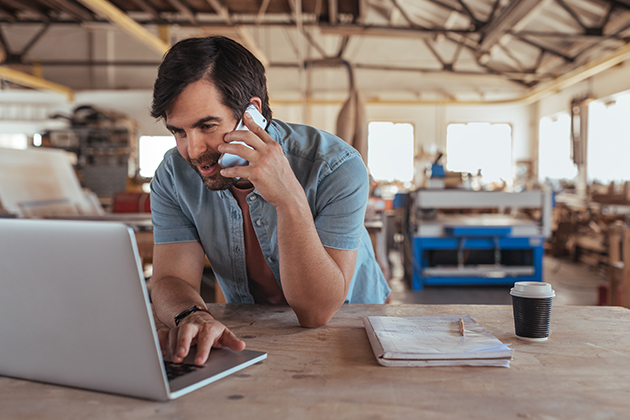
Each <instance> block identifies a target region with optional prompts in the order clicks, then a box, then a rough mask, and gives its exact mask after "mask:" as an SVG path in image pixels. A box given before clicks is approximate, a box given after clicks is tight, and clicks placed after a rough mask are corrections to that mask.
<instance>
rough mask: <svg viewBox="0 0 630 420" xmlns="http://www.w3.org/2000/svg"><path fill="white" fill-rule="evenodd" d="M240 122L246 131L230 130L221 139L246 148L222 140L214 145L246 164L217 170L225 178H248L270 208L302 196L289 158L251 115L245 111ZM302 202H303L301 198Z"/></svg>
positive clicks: (291, 202)
mask: <svg viewBox="0 0 630 420" xmlns="http://www.w3.org/2000/svg"><path fill="white" fill-rule="evenodd" d="M243 122H244V123H245V125H246V126H247V128H249V130H250V131H232V132H230V133H228V134H226V135H225V140H227V141H229V142H232V141H241V142H243V143H245V144H247V145H248V146H250V147H251V149H250V148H249V147H246V146H243V145H239V144H230V143H225V144H222V145H220V146H219V147H218V150H219V151H220V152H221V153H231V154H235V155H238V156H240V157H242V158H244V159H246V160H248V161H249V165H247V166H238V167H233V168H226V169H222V170H221V175H223V176H224V177H226V178H236V177H240V178H243V179H247V180H249V182H251V183H252V184H253V185H254V187H256V189H257V190H258V192H259V193H260V195H262V197H263V198H264V199H265V200H266V201H267V202H269V203H270V204H272V205H273V206H274V207H276V208H278V206H280V205H283V204H289V203H287V201H289V202H290V204H291V205H295V203H293V201H294V199H295V197H303V196H304V190H303V189H302V186H301V185H300V183H299V182H298V180H297V179H296V178H295V174H294V173H293V170H292V169H291V166H290V165H289V161H288V160H287V158H286V156H285V155H284V153H283V151H282V146H280V144H278V143H277V142H276V141H275V140H274V139H273V138H272V137H271V136H270V135H269V133H267V132H266V131H265V130H264V129H263V128H262V127H259V126H258V125H257V124H256V123H255V122H254V120H253V119H252V117H251V116H250V115H249V114H248V113H245V114H244V115H243ZM303 201H304V202H306V199H305V197H303Z"/></svg>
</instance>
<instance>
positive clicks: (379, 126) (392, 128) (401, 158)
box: [367, 122, 414, 183]
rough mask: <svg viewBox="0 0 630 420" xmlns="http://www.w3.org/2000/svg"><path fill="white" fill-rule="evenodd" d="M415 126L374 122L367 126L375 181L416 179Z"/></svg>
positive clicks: (370, 159) (372, 173) (369, 166)
mask: <svg viewBox="0 0 630 420" xmlns="http://www.w3.org/2000/svg"><path fill="white" fill-rule="evenodd" d="M413 143H414V141H413V125H411V124H407V123H401V124H395V123H392V122H371V123H370V124H369V126H368V159H367V162H368V168H370V174H371V175H372V177H373V178H374V180H376V181H387V182H393V181H400V182H403V183H405V182H411V181H412V179H413V156H414V148H413Z"/></svg>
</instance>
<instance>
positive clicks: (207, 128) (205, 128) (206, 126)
mask: <svg viewBox="0 0 630 420" xmlns="http://www.w3.org/2000/svg"><path fill="white" fill-rule="evenodd" d="M214 126H215V124H201V129H202V130H209V129H211V128H213V127H214Z"/></svg>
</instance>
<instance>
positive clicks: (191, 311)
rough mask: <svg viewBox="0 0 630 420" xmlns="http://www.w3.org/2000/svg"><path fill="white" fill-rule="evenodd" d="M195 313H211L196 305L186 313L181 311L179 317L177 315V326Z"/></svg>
mask: <svg viewBox="0 0 630 420" xmlns="http://www.w3.org/2000/svg"><path fill="white" fill-rule="evenodd" d="M195 312H206V313H208V314H210V311H209V310H207V309H206V308H202V307H201V306H197V305H194V306H191V307H190V308H188V309H186V310H184V311H181V312H180V313H178V314H177V315H175V325H176V326H177V325H179V323H180V322H182V319H184V318H186V317H187V316H188V315H190V314H193V313H195ZM210 315H212V314H210Z"/></svg>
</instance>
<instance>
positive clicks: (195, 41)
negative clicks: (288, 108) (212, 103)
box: [151, 36, 271, 121]
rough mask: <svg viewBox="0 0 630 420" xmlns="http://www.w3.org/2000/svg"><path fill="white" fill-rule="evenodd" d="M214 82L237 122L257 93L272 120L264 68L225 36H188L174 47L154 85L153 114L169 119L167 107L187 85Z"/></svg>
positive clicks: (263, 110)
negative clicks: (201, 80)
mask: <svg viewBox="0 0 630 420" xmlns="http://www.w3.org/2000/svg"><path fill="white" fill-rule="evenodd" d="M202 78H203V79H206V80H208V81H209V82H211V83H212V84H213V85H214V86H215V87H216V88H217V89H218V90H219V92H220V94H221V96H222V101H223V105H225V106H227V107H228V108H229V109H230V110H231V111H232V115H234V118H235V119H236V120H237V121H238V120H240V119H241V117H242V116H243V113H244V112H245V110H246V109H247V106H248V105H249V100H250V99H251V98H252V97H253V96H257V97H259V98H260V100H261V101H262V114H263V115H264V116H265V118H267V121H271V108H269V94H268V93H267V78H266V77H265V67H264V66H263V65H262V63H261V62H260V61H259V60H258V59H257V58H256V57H254V55H253V54H252V53H251V52H249V51H248V50H247V49H246V48H245V47H243V46H242V45H241V44H239V43H237V42H235V41H233V40H231V39H229V38H226V37H223V36H210V37H207V38H188V39H184V40H182V41H179V42H178V43H176V44H175V45H173V46H172V47H171V49H170V50H169V51H168V53H166V55H165V56H164V60H163V61H162V64H161V65H160V68H159V69H158V76H157V79H156V80H155V84H154V86H153V104H152V106H151V115H152V116H153V117H154V118H163V119H165V120H166V109H167V108H168V107H169V106H170V105H171V104H172V103H173V101H174V100H175V99H176V98H177V96H178V95H179V94H180V93H181V92H182V91H183V90H184V88H185V87H186V86H188V85H189V84H191V83H194V82H196V81H198V80H200V79H202Z"/></svg>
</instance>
